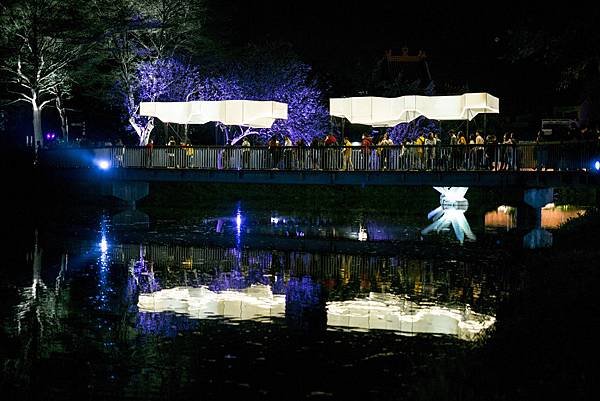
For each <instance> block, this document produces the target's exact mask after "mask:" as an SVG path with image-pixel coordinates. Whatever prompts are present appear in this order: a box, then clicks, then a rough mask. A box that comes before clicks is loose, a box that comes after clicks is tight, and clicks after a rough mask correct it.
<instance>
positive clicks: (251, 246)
mask: <svg viewBox="0 0 600 401" xmlns="http://www.w3.org/2000/svg"><path fill="white" fill-rule="evenodd" d="M260 218H261V219H262V218H263V216H262V215H261V217H260ZM280 218H281V220H280V221H279V222H277V223H275V222H273V223H271V221H270V216H268V220H267V221H266V224H265V225H261V224H258V223H256V218H255V217H254V216H253V215H252V214H251V213H247V212H246V211H245V210H244V209H243V207H242V205H238V207H237V208H236V209H235V211H234V212H233V213H232V215H231V217H230V218H227V219H225V218H223V219H221V220H222V222H221V223H220V227H219V230H220V231H221V233H220V234H218V235H217V234H216V233H215V231H214V230H215V228H216V227H215V226H216V225H215V223H217V220H218V219H217V220H211V221H210V224H207V226H210V230H208V231H206V232H201V233H198V236H196V237H194V236H191V237H190V236H189V235H188V234H189V232H190V231H193V230H197V229H198V226H197V225H195V226H189V225H186V226H181V227H173V226H172V225H170V224H165V226H164V227H163V226H161V225H154V226H153V227H152V230H139V231H137V230H138V228H132V227H129V228H123V225H121V224H118V225H117V226H115V225H114V222H113V221H112V220H111V219H110V218H109V217H108V216H107V215H101V216H99V218H98V220H96V222H95V223H94V226H92V227H87V230H81V231H78V232H77V233H75V234H74V233H73V231H66V232H52V233H51V234H48V233H43V232H41V233H40V235H39V236H38V235H32V234H31V233H28V235H27V239H26V241H28V242H30V243H31V250H30V252H29V253H28V254H27V258H26V259H24V261H23V262H22V264H23V265H22V266H20V267H21V268H20V269H17V271H19V272H22V271H25V270H26V271H27V275H26V277H25V278H26V280H24V279H21V280H20V281H19V282H18V284H17V282H16V281H15V284H11V286H12V288H20V290H19V292H18V294H17V295H16V296H15V298H14V300H13V302H12V303H10V307H9V308H7V310H6V311H4V312H5V315H6V316H8V317H7V318H5V319H4V321H3V324H4V329H5V330H4V332H5V333H6V337H7V341H8V343H9V344H11V346H10V347H8V348H11V349H14V350H12V351H11V352H10V353H8V354H7V355H5V356H6V360H7V362H6V363H5V364H4V365H3V368H2V369H3V378H4V380H5V382H7V383H13V384H14V386H20V388H21V389H26V390H23V391H24V392H28V391H33V392H36V391H39V392H40V393H41V395H40V394H38V395H39V397H30V398H34V399H35V398H41V399H44V396H43V394H44V393H45V392H46V391H54V390H55V389H60V390H56V391H67V390H68V391H73V387H76V388H78V387H77V386H78V383H79V382H78V383H74V379H73V377H83V379H82V380H81V384H82V385H81V386H80V387H81V388H79V390H77V391H79V393H78V394H79V397H77V398H81V399H89V398H90V397H89V392H90V391H92V390H93V391H98V392H100V391H102V394H103V395H105V394H106V395H107V397H108V396H114V395H115V394H119V395H121V394H123V397H122V398H133V399H156V398H161V397H162V395H164V391H165V390H164V389H165V388H171V387H170V386H171V383H172V381H171V380H172V377H173V376H177V377H182V378H184V377H192V376H193V377H195V378H198V377H207V378H210V380H215V381H216V383H219V384H218V385H212V384H210V383H208V384H207V383H204V386H205V387H203V389H205V388H207V387H206V386H209V387H210V386H212V387H210V388H212V389H214V388H216V387H218V386H219V385H223V386H224V387H227V386H225V384H227V383H228V382H227V381H228V380H232V379H230V376H229V374H230V372H229V370H227V369H229V368H228V366H230V365H232V364H233V363H237V364H238V365H239V371H240V372H254V371H259V370H260V369H257V366H259V367H261V369H262V370H263V371H265V372H266V373H267V374H270V375H277V374H279V373H278V372H279V371H280V370H281V369H286V370H284V372H286V374H285V375H283V376H282V377H288V376H289V377H297V374H299V373H298V372H296V371H295V370H294V369H295V368H294V366H298V367H299V368H298V369H300V367H303V366H306V365H305V364H304V365H303V363H306V362H303V360H302V358H304V356H310V357H309V358H307V359H312V358H315V357H318V358H321V356H319V355H322V358H323V359H324V360H326V361H325V362H323V361H321V362H320V363H317V364H315V366H314V368H315V369H316V371H317V372H319V373H315V374H314V375H312V376H311V375H310V374H307V373H306V372H304V373H303V374H304V375H305V376H303V377H304V378H306V379H307V380H308V378H314V380H315V381H316V380H317V378H320V377H325V376H327V375H326V374H325V373H324V371H325V370H326V371H329V370H330V368H331V370H332V371H333V370H335V369H333V367H334V366H337V365H340V364H342V363H345V364H353V366H356V368H357V369H359V368H360V366H362V365H361V363H360V361H366V360H369V361H371V362H369V365H368V369H369V371H372V369H373V365H371V363H376V362H375V361H374V360H376V359H377V358H379V356H377V355H381V354H386V353H389V352H393V353H394V355H402V351H400V349H401V347H403V346H405V344H417V343H410V341H417V340H418V341H420V342H419V343H418V345H414V347H415V348H416V351H410V352H415V353H416V354H418V352H420V350H421V349H422V348H420V347H421V346H423V344H437V343H435V341H437V340H440V341H441V342H440V343H439V344H443V345H440V347H441V346H443V347H454V346H458V344H460V346H463V345H462V344H466V343H465V342H464V341H463V340H472V339H475V338H480V336H481V335H482V334H483V333H488V332H489V331H487V330H488V329H489V328H490V327H493V325H494V324H495V316H496V311H497V309H498V305H499V303H500V302H501V301H502V300H503V299H504V298H505V297H506V296H507V294H509V293H510V287H509V283H510V280H508V279H507V278H506V276H505V275H506V273H507V272H506V271H505V269H503V267H504V266H502V264H501V263H498V262H497V261H496V260H494V258H493V257H491V256H489V255H482V256H481V257H478V258H473V257H471V256H469V257H467V256H465V255H461V254H460V252H463V251H465V247H458V246H457V247H455V248H452V249H451V250H450V252H446V250H444V252H440V253H439V254H427V253H425V252H421V251H418V250H415V248H414V247H412V244H411V246H406V247H402V246H399V245H398V244H397V243H394V242H388V245H389V246H387V247H386V248H381V249H384V250H385V251H381V249H380V248H379V247H378V246H379V243H378V242H377V241H375V240H373V241H372V240H371V238H369V240H368V241H365V242H359V241H358V238H347V241H346V242H348V243H349V244H350V245H349V246H347V247H340V246H337V243H336V246H331V243H332V242H336V241H342V242H343V241H344V240H343V239H342V240H339V239H331V238H315V237H312V238H311V235H313V234H310V233H315V231H314V230H315V228H314V223H311V222H310V219H308V218H307V219H304V220H302V219H300V218H288V217H287V216H286V217H285V223H284V222H283V219H284V217H280ZM314 219H317V217H314ZM318 219H319V228H320V229H323V230H325V231H327V232H330V233H333V232H334V228H335V230H336V231H335V232H336V233H339V231H337V230H338V229H339V227H344V226H346V227H355V226H356V228H357V230H356V232H360V231H359V230H360V221H355V220H352V221H349V222H348V221H346V222H344V221H343V220H342V221H336V222H331V225H329V224H330V222H328V221H327V220H325V219H322V218H320V217H319V218H318ZM290 220H291V221H292V222H293V223H290ZM367 220H368V219H365V220H364V221H367ZM303 221H304V222H303ZM313 221H314V220H313ZM119 222H120V220H119ZM303 224H304V226H302V225H303ZM281 225H283V226H284V227H283V228H282V226H281ZM296 225H298V226H302V227H300V230H299V231H302V232H304V230H306V232H307V233H308V234H307V236H305V237H296V238H289V237H285V236H283V235H280V234H278V232H279V231H278V230H291V227H294V228H295V226H296ZM136 227H138V226H136ZM311 227H313V228H311ZM363 227H370V228H369V230H370V231H369V233H371V232H373V233H374V234H373V237H374V238H389V237H390V236H394V235H396V234H393V233H401V234H400V235H404V236H405V237H406V234H405V233H406V231H403V230H404V228H401V229H399V228H398V227H396V226H395V225H394V222H393V221H392V222H387V223H386V222H384V221H381V222H379V223H376V224H373V223H372V224H370V225H369V224H368V221H367V223H365V224H364V225H363ZM415 227H417V226H415ZM119 228H120V229H119ZM415 230H418V229H415ZM200 231H202V230H200ZM273 232H275V234H273ZM417 232H418V231H417ZM262 233H265V234H262ZM215 237H219V238H220V239H219V241H217V240H215V239H214V238H215ZM263 237H265V238H268V241H262V239H261V240H260V241H256V242H252V238H259V239H260V238H263ZM280 237H283V238H285V239H286V240H287V241H288V242H277V241H273V239H274V238H280ZM132 238H136V239H139V241H133V240H132ZM19 240H22V239H19ZM301 241H303V242H301ZM380 242H381V243H386V241H385V240H381V241H380ZM322 244H325V245H322ZM405 244H406V243H402V244H401V245H405ZM448 246H450V247H454V246H455V245H453V244H450V245H448ZM436 249H437V248H436ZM465 252H466V251H465ZM448 255H452V256H451V257H449V256H448ZM50 283H51V284H50ZM7 304H8V303H7ZM398 334H400V335H401V336H400V335H398ZM277 336H279V337H277ZM390 336H393V337H392V339H391V340H390ZM396 337H398V338H400V340H397V339H396ZM407 337H415V338H407ZM290 339H294V340H290ZM298 339H300V340H298ZM442 340H443V341H442ZM298 341H304V342H305V344H303V345H302V347H298V346H297V342H298ZM256 344H258V345H256ZM336 344H343V348H341V349H340V348H339V347H341V346H339V345H336ZM409 346H412V345H409ZM465 346H466V345H465ZM335 347H338V351H339V352H338V353H335V352H330V349H335ZM349 350H350V351H349ZM243 352H246V353H250V355H251V356H249V357H247V358H241V357H239V358H238V357H237V356H236V355H238V354H239V353H243ZM298 352H306V354H301V355H302V358H301V359H298V358H299V357H298V356H297V355H299V354H298ZM442 352H443V351H442ZM215 354H216V355H217V356H215ZM359 354H360V355H361V356H360V357H359V356H357V355H359ZM416 354H415V355H416ZM190 355H193V356H190ZM280 355H283V356H281V357H280ZM423 355H425V354H423ZM423 357H424V358H425V356H423ZM277 358H279V359H277ZM294 358H295V359H294ZM344 358H346V359H345V360H344ZM287 359H291V360H293V361H295V362H293V363H289V364H286V361H287ZM355 359H356V360H355ZM87 361H90V362H89V363H87ZM92 361H93V362H92ZM215 361H216V362H215ZM223 361H224V362H223ZM232 361H235V362H232ZM58 364H60V366H64V369H62V370H61V369H47V370H45V376H44V379H43V380H42V385H40V386H30V379H31V377H33V376H34V375H35V372H38V371H39V369H40V367H44V366H57V365H58ZM257 364H258V365H257ZM288 365H289V366H288ZM359 365H360V366H359ZM215 366H220V368H219V367H217V368H215ZM265 366H267V367H265ZM281 366H284V368H282V367H281ZM320 366H323V368H320ZM378 366H379V365H378ZM382 366H387V364H386V362H385V361H383V362H382ZM194 369H195V370H194ZM215 369H216V371H218V372H220V373H219V375H220V376H219V377H217V378H214V376H213V374H214V372H215ZM219 369H221V370H219ZM303 369H304V368H303ZM319 369H320V370H319ZM382 369H383V368H382ZM61 372H64V376H67V379H65V378H64V377H63V376H61V374H63V373H61ZM148 372H151V373H148ZM165 372H169V373H168V374H167V373H165ZM192 372H195V373H192ZM198 372H199V373H198ZM362 373H364V372H362ZM362 373H361V374H362ZM244 374H246V373H244ZM77 375H79V376H77ZM163 375H165V376H163ZM186 375H187V376H186ZM306 375H308V376H306ZM167 376H168V377H167ZM317 376H318V377H317ZM150 378H152V379H150ZM263 378H264V376H261V378H255V379H246V380H247V381H246V382H248V383H251V385H252V386H253V387H252V388H253V389H254V388H260V387H259V386H262V385H263V382H264V380H263ZM339 379H340V378H339V377H337V378H336V380H331V383H334V384H335V383H338V382H340V383H341V381H340V380H339ZM182 380H183V379H182ZM310 380H312V379H310ZM274 382H278V381H274ZM188 384H189V383H188ZM289 385H290V384H289V382H287V381H286V382H285V385H282V387H283V388H286V387H288V386H289ZM328 385H329V384H328ZM88 386H91V387H88ZM90 388H91V389H92V390H90ZM270 388H273V387H270ZM315 388H316V390H315ZM315 388H312V387H311V388H310V389H309V390H307V391H308V392H309V393H310V391H313V390H314V391H319V388H320V387H318V386H316V387H315ZM65 389H67V390H65ZM194 391H198V390H197V387H194ZM211 391H212V390H211ZM337 391H342V390H340V388H338V389H337ZM22 395H23V392H21V393H18V396H15V397H14V398H17V399H23V398H28V397H24V396H22ZM175 398H176V397H175ZM348 398H350V397H345V398H344V399H348Z"/></svg>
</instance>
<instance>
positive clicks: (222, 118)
mask: <svg viewBox="0 0 600 401" xmlns="http://www.w3.org/2000/svg"><path fill="white" fill-rule="evenodd" d="M140 115H141V116H148V117H156V118H158V119H159V120H161V121H162V122H165V123H177V124H205V123H207V122H211V121H213V122H220V123H223V124H225V125H241V126H246V127H253V128H271V126H272V125H273V123H274V122H275V120H276V119H284V120H285V119H287V117H288V105H287V104H286V103H281V102H272V101H259V100H218V101H204V100H196V101H191V102H141V103H140Z"/></svg>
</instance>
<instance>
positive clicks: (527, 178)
mask: <svg viewBox="0 0 600 401" xmlns="http://www.w3.org/2000/svg"><path fill="white" fill-rule="evenodd" d="M48 173H49V174H50V175H51V176H53V177H55V178H61V179H67V180H73V181H87V182H94V181H97V180H101V181H112V182H115V181H121V182H128V181H142V182H182V183H184V182H188V183H193V182H196V183H230V184H280V185H358V186H440V187H453V186H454V187H456V186H462V187H497V188H509V187H515V188H540V187H565V186H568V187H581V186H588V187H589V186H590V185H600V175H598V174H591V173H590V172H586V171H503V172H498V171H443V172H442V171H440V172H437V171H405V172H399V171H393V172H391V171H390V172H388V171H321V170H319V171H294V170H291V171H289V170H243V171H242V170H200V169H167V168H155V169H148V168H113V169H109V170H106V171H104V170H99V169H94V168H74V169H52V170H49V171H48Z"/></svg>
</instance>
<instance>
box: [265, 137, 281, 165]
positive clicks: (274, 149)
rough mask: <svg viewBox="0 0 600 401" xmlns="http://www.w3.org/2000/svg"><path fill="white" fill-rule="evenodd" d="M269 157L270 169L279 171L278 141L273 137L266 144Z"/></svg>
mask: <svg viewBox="0 0 600 401" xmlns="http://www.w3.org/2000/svg"><path fill="white" fill-rule="evenodd" d="M268 146H269V155H270V156H271V169H273V170H275V169H279V140H278V139H277V136H276V135H273V136H272V137H271V139H270V140H269V143H268Z"/></svg>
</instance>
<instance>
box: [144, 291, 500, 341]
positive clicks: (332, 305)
mask: <svg viewBox="0 0 600 401" xmlns="http://www.w3.org/2000/svg"><path fill="white" fill-rule="evenodd" d="M138 308H139V311H140V312H167V311H168V312H175V313H181V314H186V315H187V316H189V317H191V318H196V319H206V318H209V317H216V316H222V317H225V318H230V319H232V320H262V321H265V320H266V319H269V318H273V317H285V295H274V294H273V293H272V292H271V288H270V286H268V285H260V284H258V285H253V286H251V287H249V288H246V289H245V290H241V291H232V290H228V291H222V292H214V291H211V290H209V289H208V288H206V287H199V288H195V287H175V288H170V289H164V290H160V291H156V292H153V293H148V294H140V296H139V301H138ZM326 309H327V325H328V326H331V327H341V328H352V329H362V330H369V329H383V330H392V331H398V332H400V333H402V334H407V335H414V334H417V333H432V334H447V335H452V336H456V337H458V338H460V339H463V340H473V339H476V338H477V337H478V336H479V335H480V334H482V333H483V332H484V331H485V330H486V329H488V328H489V327H490V326H492V325H493V324H494V323H495V321H496V319H495V318H494V317H493V316H489V315H484V314H480V313H475V312H473V311H471V310H470V308H469V307H468V306H466V307H465V308H462V309H458V308H450V307H445V306H439V305H432V304H431V303H430V302H427V303H423V304H419V303H417V302H414V301H409V300H408V299H407V298H405V297H402V296H396V295H392V294H386V293H384V294H379V293H370V294H369V297H368V298H365V299H354V300H349V301H339V302H338V301H336V302H327V304H326Z"/></svg>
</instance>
